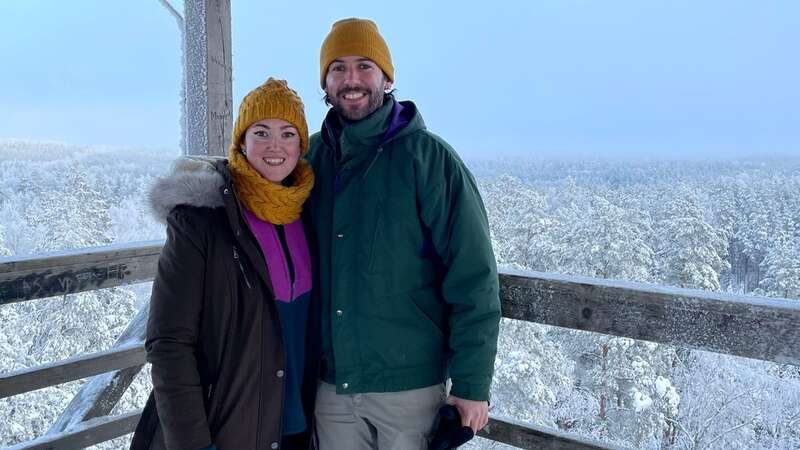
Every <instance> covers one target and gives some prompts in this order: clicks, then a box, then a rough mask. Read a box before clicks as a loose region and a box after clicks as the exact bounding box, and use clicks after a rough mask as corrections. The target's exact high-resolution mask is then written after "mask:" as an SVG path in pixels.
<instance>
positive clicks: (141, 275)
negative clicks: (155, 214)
mask: <svg viewBox="0 0 800 450" xmlns="http://www.w3.org/2000/svg"><path fill="white" fill-rule="evenodd" d="M163 244H164V242H163V241H146V242H133V243H127V244H118V245H109V246H105V247H93V248H85V249H78V250H69V251H64V252H56V253H48V254H44V255H36V256H33V257H26V258H8V257H7V258H0V306H2V305H3V304H8V303H14V302H20V301H26V300H34V299H38V298H46V297H53V296H56V295H65V294H74V293H76V292H83V291H91V290H95V289H104V288H110V287H114V286H122V285H125V284H131V283H140V282H143V281H149V280H152V279H153V276H154V275H155V272H156V267H157V263H158V256H159V254H160V253H161V247H162V246H163Z"/></svg>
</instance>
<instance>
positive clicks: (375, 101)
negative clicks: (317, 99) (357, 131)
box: [328, 88, 383, 122]
mask: <svg viewBox="0 0 800 450" xmlns="http://www.w3.org/2000/svg"><path fill="white" fill-rule="evenodd" d="M350 92H363V93H365V94H366V95H367V104H366V105H364V106H363V107H362V106H359V107H352V106H351V107H349V108H348V107H345V106H343V105H342V99H341V98H340V96H342V95H346V94H347V93H350ZM328 101H329V102H330V104H331V106H332V107H333V109H334V111H336V112H337V113H339V115H340V116H341V117H343V118H344V119H346V120H349V121H351V122H355V121H357V120H361V119H363V118H364V117H367V116H368V115H370V114H372V113H373V112H374V111H375V110H376V109H378V108H380V107H381V106H382V105H383V91H382V90H381V89H380V88H378V89H376V90H374V91H369V90H367V89H362V88H342V89H340V90H339V92H337V93H336V96H334V97H330V96H329V97H328Z"/></svg>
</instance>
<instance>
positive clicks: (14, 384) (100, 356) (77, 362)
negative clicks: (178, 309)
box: [0, 342, 145, 398]
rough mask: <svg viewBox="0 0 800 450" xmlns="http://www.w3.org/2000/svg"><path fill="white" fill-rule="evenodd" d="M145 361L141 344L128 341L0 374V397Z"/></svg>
mask: <svg viewBox="0 0 800 450" xmlns="http://www.w3.org/2000/svg"><path fill="white" fill-rule="evenodd" d="M144 363H145V353H144V345H142V343H141V342H132V343H128V344H125V345H122V346H120V347H117V348H113V349H109V350H105V351H102V352H97V353H91V354H88V355H81V356H77V357H74V358H70V359H67V360H64V361H59V362H55V363H51V364H43V365H41V366H37V367H33V368H28V369H22V370H17V371H14V372H9V373H4V374H2V375H0V398H5V397H10V396H12V395H17V394H22V393H23V392H30V391H35V390H36V389H41V388H45V387H48V386H55V385H57V384H61V383H66V382H68V381H75V380H80V379H82V378H86V377H90V376H93V375H97V374H100V373H104V372H109V371H112V370H117V369H122V368H126V367H134V366H140V365H143V364H144Z"/></svg>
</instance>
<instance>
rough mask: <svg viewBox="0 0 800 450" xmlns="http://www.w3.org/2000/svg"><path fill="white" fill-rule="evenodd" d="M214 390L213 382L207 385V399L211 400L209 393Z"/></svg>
mask: <svg viewBox="0 0 800 450" xmlns="http://www.w3.org/2000/svg"><path fill="white" fill-rule="evenodd" d="M212 392H214V384H213V383H212V384H209V385H208V399H209V400H211V393H212Z"/></svg>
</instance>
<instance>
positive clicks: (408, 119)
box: [321, 95, 425, 162]
mask: <svg viewBox="0 0 800 450" xmlns="http://www.w3.org/2000/svg"><path fill="white" fill-rule="evenodd" d="M424 127H425V124H424V123H423V122H422V118H421V117H420V116H419V114H418V113H417V108H416V106H415V105H414V103H412V102H410V101H403V102H398V101H397V100H395V98H394V96H392V95H387V96H386V101H384V103H383V105H382V106H381V107H380V108H378V109H377V110H376V111H374V112H373V113H372V114H370V115H369V116H367V117H365V118H363V119H361V120H359V121H357V122H351V123H347V122H345V121H344V120H342V118H341V117H340V116H339V114H338V113H337V112H336V111H335V110H334V109H333V108H331V109H330V110H329V111H328V114H327V115H326V117H325V121H324V122H323V124H322V133H321V136H322V140H323V141H324V142H325V144H326V145H328V146H329V147H331V148H333V149H335V151H336V155H337V159H338V160H339V161H340V162H345V161H348V160H350V159H353V158H355V157H358V156H360V155H361V154H364V153H370V150H374V149H375V148H377V147H379V146H381V145H383V144H385V143H387V142H389V141H391V140H393V139H395V138H396V137H398V136H401V135H405V134H407V133H409V132H412V131H416V130H417V129H419V128H424Z"/></svg>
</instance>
